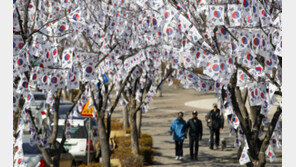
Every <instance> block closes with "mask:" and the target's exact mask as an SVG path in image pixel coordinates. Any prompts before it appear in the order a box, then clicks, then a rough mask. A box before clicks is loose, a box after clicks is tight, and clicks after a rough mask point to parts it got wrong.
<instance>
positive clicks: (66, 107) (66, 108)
mask: <svg viewBox="0 0 296 167" xmlns="http://www.w3.org/2000/svg"><path fill="white" fill-rule="evenodd" d="M70 108H71V106H70V105H61V106H60V107H59V115H66V114H67V112H68V111H69V110H70Z"/></svg>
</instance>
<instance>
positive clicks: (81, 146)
mask: <svg viewBox="0 0 296 167" xmlns="http://www.w3.org/2000/svg"><path fill="white" fill-rule="evenodd" d="M87 120H88V119H87V118H79V119H78V118H76V119H73V123H72V124H71V131H70V136H71V137H70V138H69V139H66V142H65V144H64V147H65V149H67V150H69V153H71V154H72V155H73V156H74V159H75V161H76V162H84V163H86V162H87V150H88V128H87V127H88V121H87ZM64 123H65V119H59V122H58V137H57V141H59V142H61V140H62V136H63V129H64ZM90 134H91V135H90V149H89V150H90V158H89V159H90V161H91V160H92V158H93V156H94V145H93V143H94V142H93V137H92V136H93V135H92V133H90Z"/></svg>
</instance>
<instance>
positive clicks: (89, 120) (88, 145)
mask: <svg viewBox="0 0 296 167" xmlns="http://www.w3.org/2000/svg"><path fill="white" fill-rule="evenodd" d="M87 138H88V147H87V165H89V149H90V117H89V118H88V137H87Z"/></svg>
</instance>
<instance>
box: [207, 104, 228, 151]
mask: <svg viewBox="0 0 296 167" xmlns="http://www.w3.org/2000/svg"><path fill="white" fill-rule="evenodd" d="M205 119H206V122H207V125H208V127H209V128H210V149H213V148H214V135H215V144H216V148H217V149H218V148H219V143H220V130H222V129H223V128H224V117H223V115H222V114H221V113H220V110H219V109H218V107H217V104H216V103H214V104H213V109H212V110H211V111H210V112H209V113H208V114H207V115H206V116H205Z"/></svg>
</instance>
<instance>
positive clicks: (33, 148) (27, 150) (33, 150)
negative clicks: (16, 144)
mask: <svg viewBox="0 0 296 167" xmlns="http://www.w3.org/2000/svg"><path fill="white" fill-rule="evenodd" d="M23 151H24V154H41V152H40V150H39V148H38V147H37V145H36V144H34V145H30V143H23Z"/></svg>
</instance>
